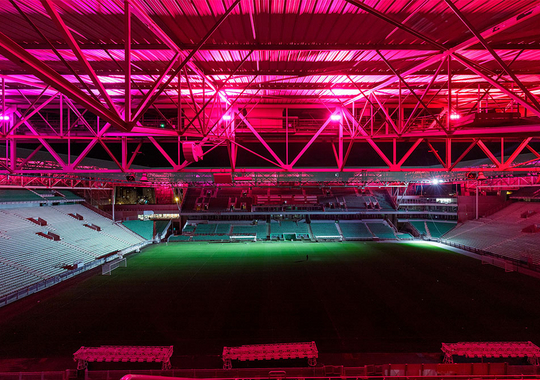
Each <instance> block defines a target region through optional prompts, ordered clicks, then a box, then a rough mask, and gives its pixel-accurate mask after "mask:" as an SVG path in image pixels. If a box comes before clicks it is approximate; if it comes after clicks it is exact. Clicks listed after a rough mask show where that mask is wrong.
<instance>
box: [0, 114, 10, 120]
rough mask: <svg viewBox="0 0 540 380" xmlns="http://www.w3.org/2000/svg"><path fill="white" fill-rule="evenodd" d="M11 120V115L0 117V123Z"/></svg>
mask: <svg viewBox="0 0 540 380" xmlns="http://www.w3.org/2000/svg"><path fill="white" fill-rule="evenodd" d="M9 119H10V117H9V115H0V121H8V120H9Z"/></svg>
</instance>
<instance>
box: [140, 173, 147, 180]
mask: <svg viewBox="0 0 540 380" xmlns="http://www.w3.org/2000/svg"><path fill="white" fill-rule="evenodd" d="M141 182H148V177H147V176H146V173H143V175H142V176H141Z"/></svg>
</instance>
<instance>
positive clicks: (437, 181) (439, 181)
mask: <svg viewBox="0 0 540 380" xmlns="http://www.w3.org/2000/svg"><path fill="white" fill-rule="evenodd" d="M441 182H442V181H441V180H440V179H438V178H433V179H432V180H431V184H432V185H439V184H440V183H441Z"/></svg>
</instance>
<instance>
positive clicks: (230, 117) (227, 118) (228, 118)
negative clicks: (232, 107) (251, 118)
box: [221, 113, 232, 121]
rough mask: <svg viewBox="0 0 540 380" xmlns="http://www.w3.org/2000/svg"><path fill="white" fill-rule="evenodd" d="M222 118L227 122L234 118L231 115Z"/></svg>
mask: <svg viewBox="0 0 540 380" xmlns="http://www.w3.org/2000/svg"><path fill="white" fill-rule="evenodd" d="M221 118H222V119H223V120H225V121H229V120H231V119H232V116H231V115H230V114H228V113H226V114H225V115H223V116H222V117H221Z"/></svg>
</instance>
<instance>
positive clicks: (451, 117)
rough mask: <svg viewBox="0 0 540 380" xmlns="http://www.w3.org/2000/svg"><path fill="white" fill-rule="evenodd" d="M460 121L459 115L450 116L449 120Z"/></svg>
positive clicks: (452, 114) (453, 113)
mask: <svg viewBox="0 0 540 380" xmlns="http://www.w3.org/2000/svg"><path fill="white" fill-rule="evenodd" d="M459 119H461V115H460V114H459V113H455V112H452V113H451V114H450V120H459Z"/></svg>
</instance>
